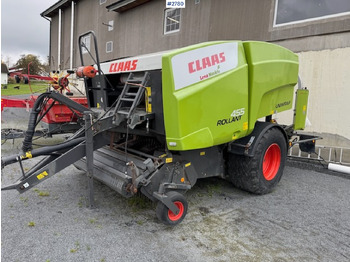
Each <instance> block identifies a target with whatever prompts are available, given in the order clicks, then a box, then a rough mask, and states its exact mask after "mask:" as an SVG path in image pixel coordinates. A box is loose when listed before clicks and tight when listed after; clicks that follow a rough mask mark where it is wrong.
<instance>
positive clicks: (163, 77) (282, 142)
mask: <svg viewBox="0 0 350 262" xmlns="http://www.w3.org/2000/svg"><path fill="white" fill-rule="evenodd" d="M87 35H92V37H93V40H94V46H95V57H94V59H95V61H96V70H97V71H98V74H97V75H96V76H95V77H92V78H90V77H85V87H86V94H87V99H88V104H89V109H88V110H87V109H86V108H85V107H82V106H81V105H79V104H78V103H75V102H73V101H67V100H66V98H65V97H63V96H62V95H60V94H58V93H55V92H49V93H45V94H43V95H41V96H39V97H38V99H37V101H36V103H35V104H34V107H33V111H32V114H31V116H30V120H29V125H28V131H27V132H26V137H25V139H24V142H23V147H22V150H23V152H21V153H20V154H19V155H15V156H9V157H3V158H2V166H6V165H8V164H11V163H14V162H18V161H20V163H21V162H22V161H23V160H25V159H28V158H32V157H36V156H39V155H48V156H47V157H46V158H44V159H43V160H42V161H41V162H40V163H39V164H38V165H36V166H35V167H34V168H32V169H31V170H29V171H28V172H26V173H24V172H23V174H22V178H21V180H20V182H18V183H16V184H14V185H10V186H7V187H4V188H3V189H5V190H7V189H17V190H18V191H19V192H20V193H24V192H26V191H27V190H29V189H30V188H32V187H33V186H35V185H37V184H38V183H40V182H42V181H44V180H46V179H48V178H49V177H51V176H53V175H54V174H56V173H57V172H59V171H60V170H62V169H63V168H65V167H66V166H68V165H70V164H75V165H76V167H78V168H79V169H82V170H85V171H86V172H87V176H88V178H89V183H88V185H89V192H90V195H89V200H90V205H93V201H94V199H93V178H95V179H97V180H99V181H102V182H103V183H105V184H106V185H108V186H109V187H111V188H112V189H114V190H115V191H117V192H118V193H120V194H121V195H123V196H125V197H132V196H134V195H135V194H136V193H137V192H141V193H142V194H143V195H145V196H146V197H148V198H149V199H151V200H152V201H155V202H157V208H156V215H157V217H158V218H159V220H160V221H162V222H163V223H165V224H168V225H176V224H178V223H180V222H181V221H182V220H183V219H184V218H185V216H186V213H187V207H188V203H187V201H186V198H185V196H184V194H185V192H186V191H187V190H189V189H191V188H192V187H193V186H194V185H195V184H196V181H197V180H198V179H202V178H207V177H221V178H224V179H227V180H229V181H231V182H232V183H233V185H234V186H236V187H238V188H241V189H243V190H246V191H249V192H252V193H255V194H266V193H268V192H270V191H271V190H273V189H274V188H275V187H276V185H277V184H278V182H279V181H280V179H281V177H282V174H283V169H284V165H285V161H286V155H287V150H288V149H289V147H290V146H292V145H293V144H295V143H301V142H304V141H305V142H307V144H308V146H306V147H304V148H307V149H308V150H312V148H313V147H314V145H315V138H314V137H310V136H303V139H300V137H299V136H298V135H297V134H296V132H295V130H297V129H303V128H304V125H305V119H306V113H307V101H308V90H306V89H303V88H298V89H297V91H296V105H295V108H294V111H292V113H293V114H294V122H293V123H292V124H291V125H289V126H284V125H279V124H277V123H276V121H275V120H274V119H272V115H273V114H276V113H278V112H282V111H286V110H291V109H292V107H293V97H294V93H295V91H294V87H295V85H296V84H297V82H298V57H297V55H295V54H294V53H292V52H291V51H289V50H287V49H285V48H282V47H280V46H277V45H274V44H269V43H264V42H255V41H216V42H206V43H201V44H196V45H192V46H188V47H185V48H180V49H177V50H173V51H166V52H160V53H155V54H149V55H143V56H137V57H131V58H124V59H119V60H115V61H111V62H106V63H103V64H100V62H99V57H98V53H97V51H96V50H97V41H96V38H95V36H94V33H93V32H88V33H86V34H84V35H82V36H80V37H79V43H81V49H80V56H81V61H82V64H83V65H84V55H83V53H82V49H83V48H85V46H84V44H83V42H82V38H83V37H85V36H87ZM103 72H104V73H103ZM47 98H50V99H53V100H56V101H59V102H60V103H63V104H66V105H67V106H69V107H71V108H73V109H74V110H76V111H79V112H81V113H82V114H83V115H84V121H85V124H84V126H83V127H82V128H81V129H80V130H79V131H77V132H76V133H75V134H73V135H72V136H71V137H70V138H69V139H68V140H67V141H66V142H65V143H63V144H59V145H55V146H48V147H43V148H39V149H32V144H31V141H32V133H33V131H34V128H33V123H35V122H36V120H37V117H38V114H39V112H38V109H39V108H40V105H41V102H42V101H43V100H44V99H47ZM262 118H263V119H264V120H262V121H261V120H259V119H262Z"/></svg>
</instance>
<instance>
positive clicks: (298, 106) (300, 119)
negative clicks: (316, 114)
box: [293, 89, 309, 130]
mask: <svg viewBox="0 0 350 262" xmlns="http://www.w3.org/2000/svg"><path fill="white" fill-rule="evenodd" d="M295 99H296V103H295V114H294V121H293V122H294V130H303V129H304V128H305V121H306V114H307V104H308V99H309V90H307V89H298V90H297V94H296V98H295Z"/></svg>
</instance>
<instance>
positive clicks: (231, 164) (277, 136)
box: [227, 128, 287, 194]
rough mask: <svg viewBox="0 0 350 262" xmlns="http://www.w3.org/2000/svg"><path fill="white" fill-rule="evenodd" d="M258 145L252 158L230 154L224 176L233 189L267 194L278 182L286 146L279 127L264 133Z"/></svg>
mask: <svg viewBox="0 0 350 262" xmlns="http://www.w3.org/2000/svg"><path fill="white" fill-rule="evenodd" d="M258 143H259V144H258V146H257V149H256V152H255V154H254V156H253V157H247V156H242V155H234V154H229V156H228V160H227V173H228V177H229V179H230V180H231V182H232V183H233V184H234V186H235V187H238V188H241V189H243V190H245V191H248V192H251V193H255V194H266V193H269V192H271V191H272V189H273V188H274V187H275V186H276V185H277V184H278V182H279V181H280V180H281V177H282V174H283V169H284V165H285V161H286V156H287V143H286V139H285V137H284V135H283V134H282V131H281V130H279V129H278V128H271V129H269V130H268V131H266V133H265V134H264V135H263V136H262V138H261V139H260V141H259V142H258Z"/></svg>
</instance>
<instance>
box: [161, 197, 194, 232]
mask: <svg viewBox="0 0 350 262" xmlns="http://www.w3.org/2000/svg"><path fill="white" fill-rule="evenodd" d="M167 196H168V197H169V198H170V200H171V201H172V202H173V203H174V204H175V205H176V206H177V207H178V208H179V209H180V211H179V213H178V214H177V215H176V214H174V213H173V212H172V211H171V210H170V209H169V208H168V207H167V206H166V205H164V204H163V203H162V202H160V201H159V202H158V203H157V208H156V214H157V217H158V219H159V220H160V221H161V222H162V223H164V224H166V225H171V226H175V225H177V224H179V223H181V221H182V220H183V219H184V218H185V216H186V214H187V207H188V204H187V201H186V198H185V197H184V196H183V195H182V194H180V193H178V192H175V191H170V192H168V193H167Z"/></svg>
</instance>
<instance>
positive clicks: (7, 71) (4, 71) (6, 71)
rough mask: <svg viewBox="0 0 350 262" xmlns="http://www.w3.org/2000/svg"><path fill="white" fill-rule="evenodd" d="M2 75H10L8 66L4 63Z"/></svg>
mask: <svg viewBox="0 0 350 262" xmlns="http://www.w3.org/2000/svg"><path fill="white" fill-rule="evenodd" d="M1 73H5V74H8V73H9V70H8V68H7V66H6V65H5V64H3V63H1Z"/></svg>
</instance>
